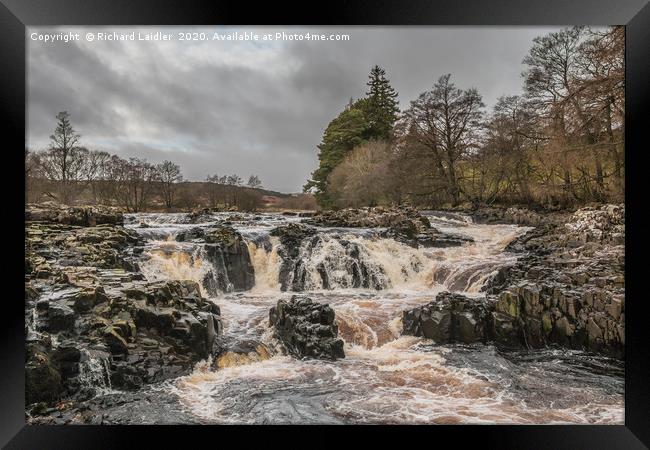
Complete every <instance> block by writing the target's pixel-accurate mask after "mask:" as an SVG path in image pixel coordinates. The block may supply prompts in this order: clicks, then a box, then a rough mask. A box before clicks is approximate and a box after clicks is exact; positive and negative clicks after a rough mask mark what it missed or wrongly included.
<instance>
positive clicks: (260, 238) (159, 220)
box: [126, 212, 624, 424]
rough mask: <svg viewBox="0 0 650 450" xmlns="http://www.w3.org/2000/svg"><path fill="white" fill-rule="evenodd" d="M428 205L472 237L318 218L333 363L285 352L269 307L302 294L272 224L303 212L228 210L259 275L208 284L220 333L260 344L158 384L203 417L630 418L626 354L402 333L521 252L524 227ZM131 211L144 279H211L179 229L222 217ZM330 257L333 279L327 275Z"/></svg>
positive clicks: (313, 282) (315, 269)
mask: <svg viewBox="0 0 650 450" xmlns="http://www.w3.org/2000/svg"><path fill="white" fill-rule="evenodd" d="M426 215H427V216H428V218H429V219H430V221H431V223H432V226H434V227H435V228H437V229H439V230H440V231H443V232H451V233H457V234H463V235H465V236H469V237H471V238H473V239H474V242H473V243H468V244H464V245H462V246H459V247H448V248H429V249H424V248H420V249H414V248H411V247H409V246H406V245H403V244H400V243H398V242H396V241H394V240H391V239H381V238H378V237H377V234H376V231H377V230H376V229H375V230H372V229H336V228H319V233H320V234H321V236H322V239H321V240H320V241H319V244H318V246H316V248H311V249H309V250H308V251H307V250H306V249H305V250H304V251H303V254H301V257H303V258H304V263H305V264H304V265H305V271H306V274H305V280H306V281H305V290H306V292H304V294H306V295H309V296H310V297H311V298H312V299H313V300H315V301H319V302H323V303H328V304H329V305H330V306H332V308H333V309H334V310H335V312H336V321H337V324H338V328H339V336H340V337H341V338H342V339H343V340H344V342H345V354H346V357H345V358H344V359H340V360H337V361H323V360H298V359H295V358H292V357H290V356H285V355H283V354H282V352H281V351H280V347H279V345H278V342H276V341H275V339H274V338H273V336H272V333H271V329H270V328H269V324H268V314H269V308H271V307H272V306H274V305H275V304H276V303H277V301H278V299H280V298H286V299H288V298H290V297H291V295H293V294H295V293H292V292H281V290H280V282H279V267H280V263H281V261H280V257H279V256H278V252H277V250H278V246H279V245H280V244H279V241H278V240H277V239H276V238H273V237H270V236H269V232H270V230H271V229H273V228H274V227H277V226H278V225H282V224H286V223H289V222H297V221H299V220H300V219H299V218H298V217H295V216H283V215H279V214H254V215H253V214H237V215H236V216H235V218H234V220H233V217H232V216H233V214H229V215H228V216H230V217H229V220H230V222H231V226H233V227H234V228H235V229H236V230H237V231H238V232H239V233H241V235H242V236H243V237H244V239H245V240H246V242H247V244H248V250H249V253H250V256H251V260H252V263H253V267H254V269H255V285H254V287H253V288H252V289H251V290H249V291H244V292H232V291H231V290H230V289H225V291H215V290H214V289H206V288H205V287H203V288H202V289H203V294H204V295H205V296H206V297H208V298H209V299H210V300H211V301H213V302H214V303H216V304H217V305H219V307H220V309H221V315H222V318H223V325H224V331H223V333H224V338H225V339H228V340H230V341H231V342H240V343H250V342H253V343H255V344H254V348H255V350H254V351H251V352H250V353H249V354H248V355H245V354H229V355H225V356H222V357H221V358H220V359H219V360H218V361H212V360H210V361H203V362H201V363H199V364H197V366H196V368H195V370H194V371H193V373H191V374H190V375H188V376H185V377H181V378H178V379H176V380H173V381H170V382H166V383H164V384H163V385H162V386H160V387H158V389H162V390H164V392H165V393H166V394H170V395H172V396H174V398H177V400H178V402H179V405H180V408H181V409H182V410H183V411H184V412H185V413H187V414H189V415H191V416H192V417H196V418H197V420H198V421H200V423H250V424H252V423H301V424H303V423H304V424H311V423H328V424H329V423H375V424H376V423H382V424H383V423H388V424H392V423H409V424H411V423H414V424H420V423H422V424H425V423H434V424H459V423H472V424H483V423H490V424H492V423H508V424H510V423H516V424H542V423H543V424H555V423H595V424H604V423H612V424H622V423H623V421H624V416H623V411H624V409H623V392H624V378H623V374H624V369H623V363H622V362H620V361H617V360H613V359H609V358H606V357H602V356H598V355H594V354H591V353H587V352H581V351H575V350H564V349H559V348H548V349H542V350H530V351H528V350H519V351H504V350H499V349H497V348H495V347H494V346H492V345H483V344H475V345H442V346H440V345H435V343H433V342H432V341H430V340H427V339H423V338H416V337H412V336H400V331H401V316H402V311H403V310H406V309H409V308H413V307H415V306H419V305H423V304H426V303H428V302H429V301H431V300H432V299H433V298H434V297H435V295H436V293H438V292H440V291H443V290H451V291H456V292H459V293H463V294H465V295H467V296H470V297H471V296H479V295H481V293H480V289H481V287H482V286H483V284H484V283H485V281H486V280H487V279H488V278H489V276H490V275H491V274H493V273H495V271H496V270H497V269H498V268H499V267H501V266H503V265H505V264H509V263H512V262H514V261H515V259H516V257H517V256H516V255H515V254H511V253H508V252H505V251H504V248H505V247H506V245H507V244H508V243H509V242H511V241H512V240H513V239H515V238H516V237H517V236H518V235H520V234H522V233H525V232H526V231H527V230H528V228H526V227H517V226H515V225H478V224H474V223H473V222H472V221H471V219H470V218H469V217H466V216H462V215H454V214H443V213H436V212H428V213H426ZM126 219H127V225H126V226H127V227H130V228H132V229H134V230H136V231H137V232H138V233H139V234H141V235H142V236H143V237H144V238H145V239H146V242H147V243H146V247H145V250H144V252H143V254H142V261H141V263H140V266H141V269H142V272H143V273H144V274H145V276H146V277H147V279H148V280H150V281H151V280H164V279H191V280H195V281H197V282H199V283H200V284H202V286H204V285H205V283H204V281H205V280H206V277H208V278H209V277H211V276H213V270H212V267H211V265H210V263H209V262H207V260H206V258H205V257H204V255H203V250H202V246H203V244H201V243H198V242H191V241H190V242H177V241H176V240H175V236H176V235H177V234H178V233H179V232H181V231H183V230H187V229H189V228H192V227H197V226H198V227H209V226H211V225H214V224H216V223H221V222H222V221H223V220H224V219H225V215H222V214H219V213H217V214H213V215H211V216H209V217H207V218H206V219H205V222H203V223H198V224H191V225H190V224H186V223H185V222H186V215H185V214H144V213H143V214H130V215H128V216H127V217H126ZM142 223H144V224H146V225H147V226H146V227H142V226H141V224H142ZM341 240H345V241H351V242H354V243H355V244H358V247H359V248H360V249H361V253H362V258H363V259H364V261H365V262H366V265H367V267H369V268H371V270H372V268H373V267H374V268H376V269H377V270H376V276H375V277H373V280H375V281H374V284H373V285H372V287H371V288H366V289H364V288H353V287H351V286H352V284H353V283H352V280H351V275H350V274H349V273H348V272H349V271H346V258H347V257H348V256H347V255H346V252H345V249H344V248H343V247H342V245H341ZM323 267H324V268H325V270H326V271H327V275H328V279H329V284H330V286H329V288H330V289H323V286H322V277H321V276H320V275H319V270H321V271H322V270H323ZM162 414H164V412H162Z"/></svg>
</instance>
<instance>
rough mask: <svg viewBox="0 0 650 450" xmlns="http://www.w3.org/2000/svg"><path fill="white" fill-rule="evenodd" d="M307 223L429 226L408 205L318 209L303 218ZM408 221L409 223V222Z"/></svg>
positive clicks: (422, 227)
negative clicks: (334, 209) (333, 209)
mask: <svg viewBox="0 0 650 450" xmlns="http://www.w3.org/2000/svg"><path fill="white" fill-rule="evenodd" d="M303 222H304V223H306V224H309V225H316V226H321V227H344V228H375V227H382V228H388V227H393V226H396V227H399V228H401V229H405V228H406V227H412V228H414V229H416V230H424V229H427V228H430V227H431V223H430V222H429V219H427V218H426V217H425V216H422V215H420V213H419V212H418V211H417V210H416V209H414V208H409V207H400V208H384V207H380V206H378V207H374V208H359V209H355V208H347V209H341V210H337V211H319V212H317V213H315V214H314V215H313V216H312V217H310V218H308V219H305V220H303ZM409 222H410V224H409Z"/></svg>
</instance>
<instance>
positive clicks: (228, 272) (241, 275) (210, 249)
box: [204, 227, 255, 292]
mask: <svg viewBox="0 0 650 450" xmlns="http://www.w3.org/2000/svg"><path fill="white" fill-rule="evenodd" d="M204 239H205V242H206V244H205V252H206V256H207V258H208V261H210V263H211V264H212V267H213V270H214V271H215V274H216V275H217V276H218V275H220V274H221V275H222V276H221V277H220V278H219V277H217V280H218V289H219V290H221V291H222V292H229V291H231V290H233V291H247V290H250V289H252V288H253V286H255V271H254V269H253V264H252V262H251V258H250V254H249V253H248V246H247V245H246V242H244V239H243V238H242V237H241V235H240V234H239V233H237V232H236V231H235V230H234V229H232V228H230V227H221V228H214V229H209V230H206V232H205V236H204ZM223 275H225V277H224V276H223ZM226 280H227V281H226ZM228 283H229V284H228Z"/></svg>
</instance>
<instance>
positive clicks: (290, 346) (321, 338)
mask: <svg viewBox="0 0 650 450" xmlns="http://www.w3.org/2000/svg"><path fill="white" fill-rule="evenodd" d="M334 319H335V314H334V310H333V309H332V308H330V306H329V305H324V304H321V303H316V302H313V301H312V300H311V299H310V298H309V297H305V296H298V295H294V296H293V297H291V300H290V301H285V300H279V301H278V304H277V306H274V307H273V308H271V310H270V312H269V323H270V325H271V326H272V327H274V330H275V336H276V337H277V338H278V339H279V340H280V342H282V344H283V346H284V348H285V350H286V351H287V352H288V353H289V354H291V355H294V356H296V357H299V358H318V359H338V358H344V357H345V353H344V352H343V340H342V339H339V338H338V337H337V336H338V327H337V325H336V324H335V323H334Z"/></svg>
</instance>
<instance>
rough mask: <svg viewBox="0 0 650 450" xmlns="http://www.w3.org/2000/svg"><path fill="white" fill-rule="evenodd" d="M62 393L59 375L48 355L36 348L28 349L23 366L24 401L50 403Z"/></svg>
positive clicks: (28, 402) (41, 349)
mask: <svg viewBox="0 0 650 450" xmlns="http://www.w3.org/2000/svg"><path fill="white" fill-rule="evenodd" d="M62 392H63V384H62V381H61V373H60V372H59V370H58V368H57V366H56V365H55V364H54V363H53V362H52V361H51V358H50V356H49V354H48V353H47V352H46V351H44V349H43V348H39V347H37V346H32V347H28V349H27V363H26V364H25V401H26V403H27V404H32V403H36V402H47V403H51V402H54V401H56V400H58V399H59V398H60V396H61V393H62Z"/></svg>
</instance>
